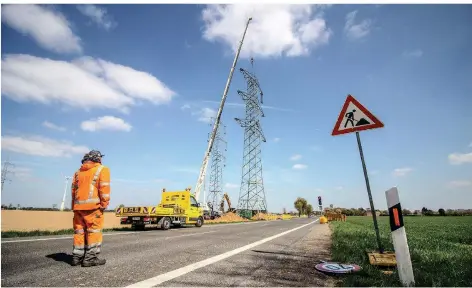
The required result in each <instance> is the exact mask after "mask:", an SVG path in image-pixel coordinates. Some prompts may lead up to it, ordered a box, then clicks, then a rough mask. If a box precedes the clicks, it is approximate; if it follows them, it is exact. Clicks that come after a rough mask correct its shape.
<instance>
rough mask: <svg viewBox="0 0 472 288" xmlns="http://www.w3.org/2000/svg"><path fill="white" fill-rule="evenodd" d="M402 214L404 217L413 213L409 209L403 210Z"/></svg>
mask: <svg viewBox="0 0 472 288" xmlns="http://www.w3.org/2000/svg"><path fill="white" fill-rule="evenodd" d="M402 213H403V215H410V214H411V211H410V210H408V209H403V210H402Z"/></svg>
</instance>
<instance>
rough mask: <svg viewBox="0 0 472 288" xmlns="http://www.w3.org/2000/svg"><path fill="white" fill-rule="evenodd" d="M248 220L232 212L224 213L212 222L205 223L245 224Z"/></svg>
mask: <svg viewBox="0 0 472 288" xmlns="http://www.w3.org/2000/svg"><path fill="white" fill-rule="evenodd" d="M247 221H249V220H247V219H244V218H243V217H241V216H239V215H238V214H235V213H233V212H228V213H225V214H224V215H223V216H221V217H219V218H216V219H214V220H206V221H205V222H207V223H231V222H247Z"/></svg>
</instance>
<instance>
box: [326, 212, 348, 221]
mask: <svg viewBox="0 0 472 288" xmlns="http://www.w3.org/2000/svg"><path fill="white" fill-rule="evenodd" d="M325 216H326V218H328V221H343V222H344V221H346V218H347V217H346V215H344V214H341V213H333V212H326V213H325Z"/></svg>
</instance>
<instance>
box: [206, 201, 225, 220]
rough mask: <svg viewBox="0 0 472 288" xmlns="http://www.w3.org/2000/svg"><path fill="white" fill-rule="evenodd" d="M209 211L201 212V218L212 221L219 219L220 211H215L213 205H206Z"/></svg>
mask: <svg viewBox="0 0 472 288" xmlns="http://www.w3.org/2000/svg"><path fill="white" fill-rule="evenodd" d="M207 205H208V207H209V210H203V218H204V219H205V220H214V219H215V218H219V217H221V214H220V211H216V210H215V209H214V207H213V203H211V202H208V203H207Z"/></svg>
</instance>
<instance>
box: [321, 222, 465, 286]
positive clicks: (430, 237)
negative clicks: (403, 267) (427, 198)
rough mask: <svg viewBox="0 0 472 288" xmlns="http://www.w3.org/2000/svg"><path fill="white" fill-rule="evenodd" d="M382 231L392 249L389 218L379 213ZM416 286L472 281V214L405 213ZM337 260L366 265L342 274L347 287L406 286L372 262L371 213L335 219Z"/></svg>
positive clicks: (331, 224)
mask: <svg viewBox="0 0 472 288" xmlns="http://www.w3.org/2000/svg"><path fill="white" fill-rule="evenodd" d="M378 220H379V229H380V236H381V238H382V244H383V246H384V248H385V249H386V250H389V251H393V244H392V240H391V234H390V227H389V223H388V217H379V218H378ZM404 222H405V229H406V233H407V238H408V245H409V247H410V255H411V260H412V264H413V271H414V275H415V282H416V286H423V287H424V286H427V287H438V286H443V287H451V286H453V287H454V286H455V287H458V286H466V287H470V286H471V285H472V216H462V217H460V216H459V217H452V216H451V217H417V216H415V217H408V216H407V217H404ZM330 226H331V228H332V230H333V246H332V253H333V260H334V261H339V262H342V263H355V264H358V265H360V266H361V267H362V268H363V270H362V271H361V272H359V273H356V274H352V275H347V276H345V277H342V278H341V279H342V282H341V283H340V284H341V285H342V286H401V284H400V282H399V278H398V275H397V274H396V272H395V273H394V274H393V275H384V274H382V273H381V272H380V271H379V270H378V269H377V268H374V267H373V266H371V265H370V264H369V260H368V259H367V254H366V252H365V251H366V250H367V249H368V250H376V249H377V242H376V238H375V232H374V226H373V220H372V217H354V216H352V217H348V218H347V221H346V222H330Z"/></svg>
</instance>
